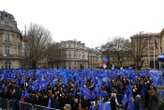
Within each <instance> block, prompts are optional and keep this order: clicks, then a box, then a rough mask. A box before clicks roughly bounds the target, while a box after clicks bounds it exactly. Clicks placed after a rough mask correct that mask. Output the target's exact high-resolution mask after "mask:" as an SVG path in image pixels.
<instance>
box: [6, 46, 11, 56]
mask: <svg viewBox="0 0 164 110" xmlns="http://www.w3.org/2000/svg"><path fill="white" fill-rule="evenodd" d="M5 55H6V56H8V55H10V47H9V46H5Z"/></svg>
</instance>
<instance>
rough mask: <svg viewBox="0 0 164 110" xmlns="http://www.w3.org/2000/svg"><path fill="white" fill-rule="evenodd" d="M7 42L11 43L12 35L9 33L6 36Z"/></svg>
mask: <svg viewBox="0 0 164 110" xmlns="http://www.w3.org/2000/svg"><path fill="white" fill-rule="evenodd" d="M5 41H6V42H9V41H10V34H9V33H7V35H6V36H5Z"/></svg>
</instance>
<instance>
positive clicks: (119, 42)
mask: <svg viewBox="0 0 164 110" xmlns="http://www.w3.org/2000/svg"><path fill="white" fill-rule="evenodd" d="M130 46H131V45H130V41H129V40H128V39H124V38H122V37H117V38H115V39H114V40H112V41H109V42H107V43H106V44H105V45H103V46H102V47H101V48H102V49H103V50H108V51H109V53H111V55H113V56H111V57H113V58H115V63H116V64H118V65H119V66H122V63H123V57H124V56H125V51H128V50H129V49H130V48H131V47H130Z"/></svg>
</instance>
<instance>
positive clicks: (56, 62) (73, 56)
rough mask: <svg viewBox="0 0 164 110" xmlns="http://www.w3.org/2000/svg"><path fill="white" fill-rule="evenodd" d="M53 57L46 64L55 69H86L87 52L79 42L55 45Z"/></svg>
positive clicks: (64, 42)
mask: <svg viewBox="0 0 164 110" xmlns="http://www.w3.org/2000/svg"><path fill="white" fill-rule="evenodd" d="M55 48H56V49H55V50H54V53H55V54H54V57H53V58H52V59H49V61H48V64H49V66H51V67H55V68H68V69H79V68H88V50H87V47H86V46H85V44H84V43H81V42H80V41H75V40H74V41H73V40H68V41H61V42H60V43H56V45H55Z"/></svg>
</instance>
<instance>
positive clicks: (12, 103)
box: [0, 97, 59, 110]
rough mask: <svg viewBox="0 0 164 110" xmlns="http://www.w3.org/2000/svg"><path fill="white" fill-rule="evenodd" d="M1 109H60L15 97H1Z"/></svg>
mask: <svg viewBox="0 0 164 110" xmlns="http://www.w3.org/2000/svg"><path fill="white" fill-rule="evenodd" d="M0 110H59V109H55V108H49V107H45V106H41V105H36V104H34V105H33V104H31V103H27V102H22V101H18V100H15V99H12V100H8V99H4V98H1V97H0Z"/></svg>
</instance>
